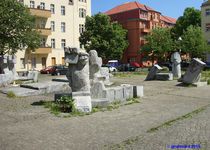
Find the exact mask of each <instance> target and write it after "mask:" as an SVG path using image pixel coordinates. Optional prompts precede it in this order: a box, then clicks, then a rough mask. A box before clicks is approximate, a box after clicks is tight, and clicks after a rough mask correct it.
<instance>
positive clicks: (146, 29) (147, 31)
mask: <svg viewBox="0 0 210 150" xmlns="http://www.w3.org/2000/svg"><path fill="white" fill-rule="evenodd" d="M141 32H144V33H149V32H150V29H148V28H142V29H141Z"/></svg>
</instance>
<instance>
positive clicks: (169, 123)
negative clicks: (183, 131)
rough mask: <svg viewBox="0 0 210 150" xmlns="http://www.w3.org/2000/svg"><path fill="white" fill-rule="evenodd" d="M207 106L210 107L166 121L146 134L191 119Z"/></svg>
mask: <svg viewBox="0 0 210 150" xmlns="http://www.w3.org/2000/svg"><path fill="white" fill-rule="evenodd" d="M208 106H210V105H207V106H204V107H201V108H199V109H197V110H194V111H192V112H190V113H187V114H185V115H183V116H181V117H178V118H176V119H172V120H169V121H167V122H165V123H163V124H161V125H159V126H157V127H154V128H151V129H149V130H148V131H147V132H148V133H151V132H155V131H158V130H159V129H160V128H163V127H167V126H171V125H173V124H174V123H175V122H177V121H180V120H184V119H187V118H192V117H193V116H194V115H196V114H198V113H200V112H202V111H204V110H205V109H206V108H207V107H208Z"/></svg>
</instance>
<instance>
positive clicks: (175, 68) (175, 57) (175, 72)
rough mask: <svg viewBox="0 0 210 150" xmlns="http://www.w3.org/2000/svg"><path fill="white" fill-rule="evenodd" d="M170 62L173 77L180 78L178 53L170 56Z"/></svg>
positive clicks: (180, 60) (179, 57)
mask: <svg viewBox="0 0 210 150" xmlns="http://www.w3.org/2000/svg"><path fill="white" fill-rule="evenodd" d="M171 62H172V73H173V76H174V77H178V78H181V76H182V72H181V62H182V59H181V56H180V54H179V52H174V53H173V54H172V55H171Z"/></svg>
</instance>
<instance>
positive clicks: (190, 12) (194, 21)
mask: <svg viewBox="0 0 210 150" xmlns="http://www.w3.org/2000/svg"><path fill="white" fill-rule="evenodd" d="M190 25H193V26H196V27H200V26H201V11H200V10H197V9H195V8H193V7H189V8H186V9H185V10H184V13H183V16H181V17H179V18H178V20H177V22H176V25H175V26H174V28H172V35H173V38H174V39H178V38H179V37H180V36H182V34H183V32H184V31H186V30H187V28H188V27H189V26H190Z"/></svg>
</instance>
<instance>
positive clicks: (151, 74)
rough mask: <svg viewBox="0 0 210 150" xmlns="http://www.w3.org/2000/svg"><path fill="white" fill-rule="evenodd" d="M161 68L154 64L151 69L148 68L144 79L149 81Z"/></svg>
mask: <svg viewBox="0 0 210 150" xmlns="http://www.w3.org/2000/svg"><path fill="white" fill-rule="evenodd" d="M161 69H162V68H161V67H160V66H159V65H157V64H156V65H154V66H153V67H152V68H151V69H150V71H149V73H148V75H147V77H146V79H145V80H146V81H150V80H155V76H156V74H157V73H158V71H160V70H161Z"/></svg>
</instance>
